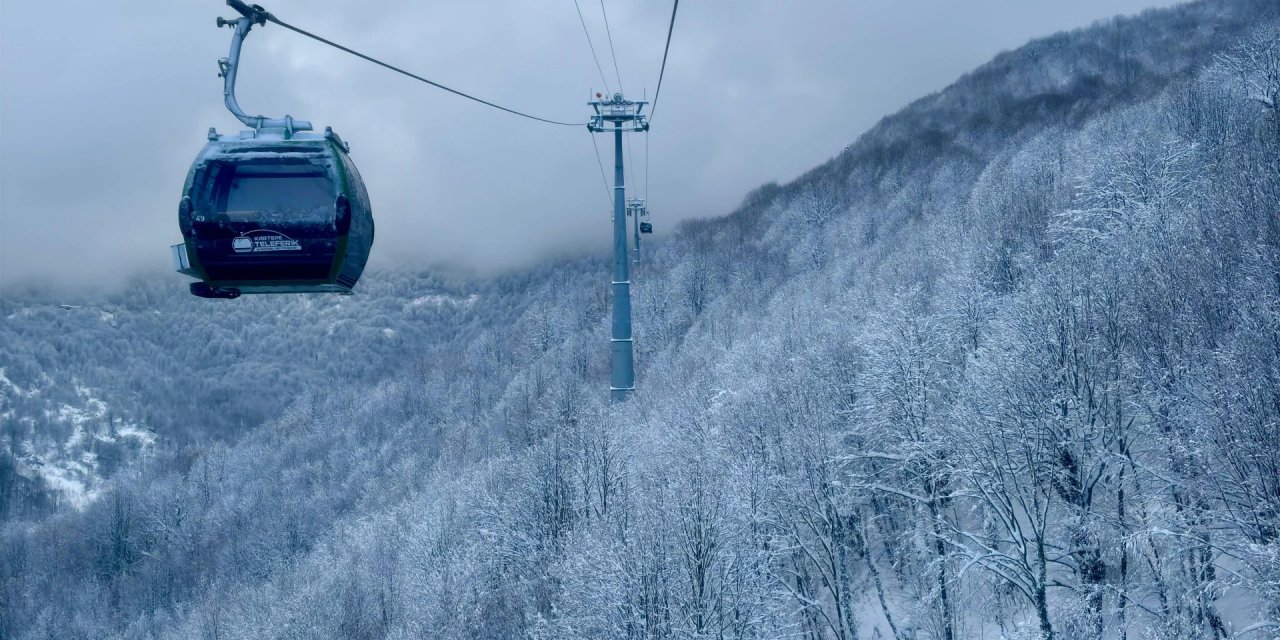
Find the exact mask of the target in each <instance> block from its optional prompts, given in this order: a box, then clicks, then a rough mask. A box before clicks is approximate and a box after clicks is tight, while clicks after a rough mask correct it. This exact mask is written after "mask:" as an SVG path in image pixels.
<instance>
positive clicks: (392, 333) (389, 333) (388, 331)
mask: <svg viewBox="0 0 1280 640" xmlns="http://www.w3.org/2000/svg"><path fill="white" fill-rule="evenodd" d="M382 335H384V336H386V337H388V338H390V337H393V336H395V335H396V330H395V329H391V328H386V329H383V330H382Z"/></svg>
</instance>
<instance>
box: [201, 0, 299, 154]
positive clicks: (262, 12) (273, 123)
mask: <svg viewBox="0 0 1280 640" xmlns="http://www.w3.org/2000/svg"><path fill="white" fill-rule="evenodd" d="M227 6H229V7H231V8H232V9H235V10H236V11H237V12H238V13H239V14H240V17H239V18H232V19H229V20H228V19H226V18H221V17H219V18H218V27H219V28H221V27H231V28H233V29H235V33H234V34H233V35H232V36H231V51H230V52H229V53H228V54H227V57H225V58H219V59H218V77H220V78H222V79H223V84H222V97H223V101H224V102H225V103H226V105H227V110H228V111H230V112H231V115H233V116H235V117H236V119H237V120H239V121H240V122H243V123H245V124H246V125H248V126H250V127H253V128H254V130H255V131H256V130H261V129H279V130H281V132H282V133H283V135H284V138H285V139H286V140H287V139H289V138H292V137H293V133H294V132H295V131H311V123H310V122H308V121H306V120H294V119H293V116H290V115H287V114H286V115H285V117H283V118H267V117H266V116H251V115H248V114H246V113H245V112H244V109H241V108H240V103H239V102H237V101H236V71H237V70H238V68H239V66H240V47H241V45H243V44H244V39H245V37H247V36H248V35H249V30H250V29H252V28H253V25H255V24H256V25H258V26H266V24H267V22H268V21H271V22H275V16H273V15H271V12H270V11H267V10H266V9H264V8H262V6H261V5H256V4H255V5H252V6H250V5H247V4H245V3H244V2H242V1H241V0H227Z"/></svg>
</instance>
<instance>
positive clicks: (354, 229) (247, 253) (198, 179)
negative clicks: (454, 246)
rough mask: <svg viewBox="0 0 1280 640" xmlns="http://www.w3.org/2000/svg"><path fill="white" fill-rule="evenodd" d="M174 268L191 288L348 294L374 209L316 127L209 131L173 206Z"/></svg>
mask: <svg viewBox="0 0 1280 640" xmlns="http://www.w3.org/2000/svg"><path fill="white" fill-rule="evenodd" d="M178 226H179V227H180V229H181V231H182V237H183V240H184V242H183V243H182V244H179V245H175V246H174V247H173V252H174V261H175V263H176V264H175V266H176V267H177V269H178V271H179V272H181V273H184V274H187V275H189V276H192V277H195V278H198V279H199V280H200V282H194V283H191V285H190V288H191V293H193V294H195V295H197V296H200V297H205V298H235V297H238V296H240V294H246V293H344V294H349V293H351V289H352V287H354V286H355V284H356V281H357V280H359V279H360V274H361V272H363V271H364V266H365V262H366V261H367V260H368V258H369V249H370V248H371V247H372V245H373V216H372V213H371V211H370V208H369V196H368V193H367V192H366V191H365V187H364V182H363V181H362V180H361V179H360V174H359V173H358V172H357V171H356V167H355V165H354V164H353V163H352V161H351V159H350V158H349V157H348V147H347V145H346V143H344V142H343V141H342V140H341V138H339V137H338V136H337V134H335V133H333V131H332V130H331V129H325V132H324V133H323V134H314V133H298V132H289V133H288V134H285V133H273V132H271V131H269V130H265V129H259V130H256V131H245V132H244V133H242V134H240V135H236V136H225V135H224V136H220V135H218V134H217V133H216V132H214V131H213V130H210V132H209V143H208V144H206V145H205V147H204V149H203V150H202V151H201V152H200V155H199V156H198V157H197V158H196V161H195V163H193V164H192V166H191V170H190V172H188V174H187V180H186V183H185V185H184V187H183V191H182V197H181V200H180V201H179V205H178Z"/></svg>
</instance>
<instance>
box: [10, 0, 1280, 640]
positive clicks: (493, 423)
mask: <svg viewBox="0 0 1280 640" xmlns="http://www.w3.org/2000/svg"><path fill="white" fill-rule="evenodd" d="M1278 19H1280V7H1278V6H1277V5H1275V4H1274V3H1271V2H1249V1H1243V0H1242V1H1238V2H1212V3H1210V2H1201V3H1194V4H1191V5H1187V6H1183V7H1179V8H1176V9H1172V10H1167V11H1159V12H1150V13H1147V14H1144V15H1143V16H1141V17H1139V18H1132V19H1124V20H1117V21H1112V22H1109V23H1106V24H1102V25H1098V26H1095V27H1093V28H1090V29H1086V30H1081V31H1077V32H1073V33H1070V34H1064V35H1060V36H1055V37H1053V38H1049V39H1046V40H1042V41H1037V42H1033V43H1031V44H1029V45H1028V46H1027V47H1025V48H1023V49H1020V50H1018V51H1015V52H1011V53H1009V54H1004V55H1002V56H1000V57H998V58H997V59H996V60H995V61H993V62H992V63H991V64H989V65H987V66H984V67H983V68H981V69H979V70H977V71H975V72H974V73H972V74H970V75H968V76H966V77H965V78H963V79H961V80H960V81H959V82H957V83H956V84H955V85H954V86H952V87H950V88H948V89H947V90H945V91H943V92H941V93H939V94H937V95H935V96H931V97H928V98H925V99H923V100H921V101H919V102H917V103H915V104H913V105H911V106H910V107H908V108H907V109H906V110H904V111H903V112H901V113H899V114H897V115H895V116H892V117H890V118H887V119H886V120H885V121H884V122H882V123H881V124H880V125H878V126H877V127H875V128H874V129H873V130H871V131H869V132H868V133H867V134H866V135H864V136H863V137H862V138H861V139H860V140H859V141H858V142H856V143H855V144H853V145H851V147H850V148H849V149H848V150H847V151H846V152H845V153H844V154H842V155H841V156H840V157H838V158H835V159H833V160H832V161H831V162H829V163H827V164H825V165H823V166H821V167H818V168H816V169H814V170H813V171H812V172H810V173H808V174H806V175H805V176H803V177H802V178H801V179H799V180H797V181H796V182H795V183H793V184H789V185H783V186H778V185H769V186H766V187H763V188H762V189H760V190H758V191H757V192H755V193H753V194H751V195H750V196H748V197H747V199H746V200H745V201H744V203H743V204H742V206H741V207H740V208H739V209H738V210H737V211H736V212H735V213H733V214H732V215H730V216H728V217H726V218H724V219H719V220H708V221H700V222H694V223H690V224H687V225H685V226H684V227H683V228H682V229H681V230H680V231H679V232H678V233H676V234H675V235H674V236H673V237H672V238H671V239H670V240H669V241H668V242H667V243H665V244H664V245H663V246H661V247H660V248H659V249H658V250H657V251H656V252H654V253H653V254H652V255H653V260H652V261H650V262H647V263H646V264H645V265H644V266H643V268H642V269H641V270H640V272H639V273H637V274H636V282H637V284H636V295H637V301H636V304H635V309H636V314H637V318H636V326H637V339H638V342H637V347H638V349H639V353H638V362H640V363H641V370H640V375H639V379H640V390H639V391H638V393H637V396H636V398H635V399H634V401H633V402H631V403H629V404H628V405H627V406H626V407H624V408H621V409H617V408H612V407H610V406H608V405H606V404H605V403H604V395H605V394H604V393H603V390H602V381H604V380H606V379H607V376H606V367H607V348H606V345H607V339H606V338H607V330H606V327H607V320H606V313H605V312H606V311H607V299H605V298H603V295H604V290H603V289H602V288H601V287H600V283H599V281H600V276H601V275H602V274H604V273H605V272H606V270H605V265H604V263H603V261H591V260H583V261H578V262H570V263H559V264H553V265H547V266H546V267H544V268H542V269H539V270H537V271H535V272H531V273H529V274H526V275H525V276H524V277H523V278H521V277H513V278H512V279H510V280H508V281H507V282H506V283H505V284H504V285H502V286H501V287H499V288H500V289H501V291H503V292H505V293H506V294H507V295H509V296H513V297H517V298H518V299H519V300H520V302H514V301H513V302H511V303H510V304H511V308H512V309H514V310H515V311H513V312H512V313H511V314H510V316H508V317H509V318H510V319H511V320H512V322H511V323H510V324H509V325H508V324H502V323H496V322H483V323H482V322H477V323H476V324H474V325H471V328H472V329H473V330H470V331H462V332H459V333H458V334H457V335H456V336H454V337H453V339H451V340H448V341H446V342H442V343H440V344H439V345H437V347H436V348H434V349H433V350H431V352H430V357H425V358H421V359H419V361H418V362H417V363H416V366H415V367H414V368H413V370H412V372H411V373H409V374H407V375H406V374H404V373H401V374H398V375H391V376H388V377H387V378H385V379H384V380H382V381H381V382H378V383H372V384H367V385H352V386H338V387H324V388H320V389H312V390H310V391H304V392H303V393H301V395H300V396H299V397H298V399H297V400H296V401H295V402H292V403H291V404H289V405H288V408H287V409H285V410H284V411H283V415H281V416H280V417H279V418H277V419H275V420H271V421H269V422H268V423H266V424H263V425H262V426H260V427H257V428H251V429H247V430H246V431H245V432H244V435H243V437H241V438H238V439H236V440H235V441H234V442H227V443H221V442H215V443H212V444H206V445H202V446H199V447H193V448H192V449H190V450H188V451H184V452H183V453H182V455H180V456H173V457H171V458H165V459H157V461H156V462H155V463H154V464H152V465H150V466H148V467H147V469H146V471H145V475H144V476H142V477H140V478H137V479H129V478H121V479H120V480H119V481H118V482H117V484H116V485H115V486H114V487H113V488H112V489H111V490H110V491H107V492H104V494H103V495H102V496H101V497H100V498H99V499H98V500H97V501H95V502H93V503H92V504H90V505H88V506H87V507H86V508H85V510H84V511H83V512H78V513H65V514H62V515H60V516H58V517H55V518H52V519H49V520H48V521H46V522H43V523H40V524H37V525H22V526H18V525H10V526H9V527H8V528H7V529H6V530H5V531H4V533H3V535H4V537H5V540H4V543H5V544H4V545H3V547H2V549H3V554H4V555H3V561H0V571H3V572H4V573H3V575H0V585H3V589H4V591H3V593H0V596H2V598H0V601H3V602H5V603H9V604H7V605H6V606H5V607H4V609H3V618H2V619H0V625H3V626H0V629H4V631H5V632H6V633H8V634H11V635H14V636H17V637H42V636H50V635H52V636H119V637H183V638H185V637H197V636H200V637H344V638H383V637H390V638H400V637H433V638H455V637H456V638H464V637H465V638H512V637H529V638H710V637H717V638H776V637H787V636H800V637H807V638H840V639H842V640H843V639H852V638H875V637H880V638H887V637H893V638H900V639H906V638H946V639H948V640H951V639H956V638H1047V637H1055V638H1099V637H1104V638H1119V637H1128V638H1213V637H1217V638H1223V637H1240V638H1250V637H1269V636H1271V635H1274V631H1275V630H1276V629H1280V627H1278V626H1277V625H1278V624H1280V611H1277V610H1276V607H1275V603H1276V602H1280V485H1277V483H1276V479H1277V478H1280V468H1277V467H1276V464H1277V462H1276V461H1277V460H1278V459H1280V456H1277V455H1276V454H1277V452H1280V431H1278V430H1277V425H1280V386H1278V383H1277V381H1280V349H1278V348H1277V346H1276V345H1277V341H1276V336H1278V335H1280V258H1278V257H1277V256H1280V165H1278V164H1277V163H1278V162H1280V160H1278V158H1280V117H1278V116H1277V114H1276V113H1274V111H1268V110H1267V109H1265V108H1262V107H1260V106H1258V105H1257V104H1255V103H1254V102H1252V101H1250V99H1249V97H1248V95H1247V94H1246V92H1245V90H1244V89H1243V88H1242V85H1241V83H1240V77H1239V76H1238V74H1233V73H1230V72H1229V68H1230V62H1231V61H1232V60H1236V59H1240V57H1241V54H1242V52H1244V51H1246V50H1248V49H1247V48H1249V47H1255V46H1257V47H1263V48H1264V49H1265V47H1267V46H1271V45H1270V44H1269V43H1274V42H1276V41H1277V40H1280V22H1277V20H1278ZM1277 47H1278V48H1280V45H1277ZM423 295H424V294H423V293H422V292H409V291H405V292H403V293H402V297H401V298H400V300H399V301H398V302H397V303H396V305H393V306H398V308H404V307H406V306H410V305H412V304H413V303H414V301H415V300H418V299H420V298H421V297H422V296H423ZM485 299H486V295H485V293H484V292H483V291H482V292H481V295H480V303H479V304H483V301H484V300H485ZM424 304H425V303H424ZM481 327H483V329H484V330H479V329H480V328H481ZM322 328H323V327H322ZM22 384H23V388H24V389H25V388H27V385H26V383H25V382H23V383H22ZM157 458H159V456H157Z"/></svg>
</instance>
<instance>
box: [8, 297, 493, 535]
mask: <svg viewBox="0 0 1280 640" xmlns="http://www.w3.org/2000/svg"><path fill="white" fill-rule="evenodd" d="M407 292H414V293H415V294H417V295H418V296H419V297H418V298H417V299H415V300H412V301H409V302H405V295H406V294H407ZM426 292H435V293H431V294H430V295H422V294H425V293H426ZM504 304H505V303H504V302H502V301H500V300H498V299H496V298H495V300H494V302H493V304H489V301H488V300H487V299H482V294H481V293H480V292H477V291H472V290H460V289H457V288H456V285H452V284H450V283H448V282H446V281H443V280H441V279H439V278H435V277H431V276H420V275H414V274H407V273H389V272H383V273H377V274H374V277H373V278H371V279H370V282H369V284H368V286H367V287H365V288H364V289H363V290H362V295H361V296H355V297H350V298H339V297H328V298H324V297H318V298H307V297H286V298H284V299H263V298H256V299H254V298H251V299H246V300H242V301H239V302H237V303H236V304H231V305H227V304H223V305H215V304H210V303H208V302H206V301H202V300H198V299H195V298H192V297H191V296H189V295H188V294H187V293H186V292H185V291H184V290H183V287H182V283H181V282H180V281H177V280H174V279H173V278H165V279H164V280H151V281H140V282H137V283H134V284H133V285H131V286H130V287H129V288H128V289H126V290H125V291H122V292H119V293H116V294H112V295H108V296H99V297H96V298H94V297H85V296H67V295H60V296H55V295H53V294H39V293H27V294H23V293H20V292H14V293H13V294H12V295H7V296H6V297H5V298H4V299H3V300H0V362H3V363H4V368H3V376H2V377H0V420H2V421H3V423H2V425H3V428H0V456H3V457H7V458H8V460H7V461H6V462H5V463H4V465H3V468H4V469H5V470H7V471H5V472H4V473H5V475H4V476H3V477H4V478H5V479H6V482H4V483H3V486H5V488H6V489H8V491H6V492H4V494H3V496H0V520H2V519H7V518H9V517H36V516H39V515H41V514H45V513H50V512H52V511H56V510H57V508H58V506H59V504H69V505H71V506H74V507H77V508H79V507H83V506H84V505H85V504H86V501H87V500H88V499H90V498H91V497H92V496H94V495H96V492H97V488H98V487H99V486H100V485H101V484H102V482H103V481H104V480H105V479H107V478H109V477H110V476H111V475H113V474H114V473H116V472H118V471H119V470H122V469H125V468H128V467H130V466H132V465H133V463H134V462H136V461H138V460H139V459H140V458H141V457H145V456H147V455H149V454H150V453H154V451H153V447H154V446H155V445H157V443H158V445H159V447H160V449H161V450H163V452H165V453H166V454H174V453H176V452H178V451H180V450H182V449H183V448H186V447H189V446H199V445H201V444H203V443H206V442H208V441H210V440H219V441H234V440H235V439H236V438H238V437H239V436H240V435H241V434H242V433H243V432H244V431H245V430H247V429H250V428H252V427H255V426H257V425H258V424H260V423H262V422H263V421H264V420H266V419H268V418H271V417H274V416H277V415H279V414H280V412H281V411H282V410H283V408H284V407H287V406H288V405H289V404H291V403H292V402H293V399H294V398H295V397H296V396H297V394H299V393H301V392H302V391H303V390H304V389H307V388H311V387H315V386H318V385H325V384H329V385H340V384H352V383H354V382H356V381H360V382H361V383H368V382H370V381H375V380H378V379H380V378H381V377H384V376H387V375H390V374H392V373H393V372H396V371H400V370H402V369H404V368H405V367H408V366H412V365H413V363H414V362H415V361H416V359H417V358H419V357H422V356H423V355H424V353H423V351H425V350H428V349H430V348H431V345H433V344H436V343H438V342H444V341H449V340H451V339H453V338H454V337H455V336H456V335H458V334H459V333H461V332H465V331H467V330H468V329H467V327H468V324H469V323H474V322H477V319H478V318H480V319H482V321H483V322H484V323H487V322H489V321H491V320H493V319H495V318H497V317H501V315H502V314H504V313H510V312H511V311H510V310H507V309H504V308H503V305H504ZM490 313H492V314H495V316H494V317H493V318H491V317H489V316H486V315H485V314H490ZM406 345H413V346H414V348H415V349H420V350H423V351H414V350H406V349H405V346H406Z"/></svg>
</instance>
